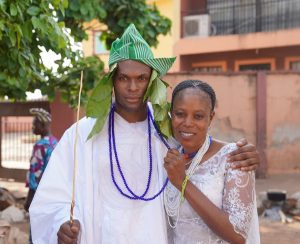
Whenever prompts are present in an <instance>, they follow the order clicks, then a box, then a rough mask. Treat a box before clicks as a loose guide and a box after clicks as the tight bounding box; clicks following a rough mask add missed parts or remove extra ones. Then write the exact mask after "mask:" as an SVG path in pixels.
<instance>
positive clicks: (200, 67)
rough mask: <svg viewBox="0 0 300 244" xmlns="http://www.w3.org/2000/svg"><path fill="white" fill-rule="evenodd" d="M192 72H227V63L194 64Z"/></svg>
mask: <svg viewBox="0 0 300 244" xmlns="http://www.w3.org/2000/svg"><path fill="white" fill-rule="evenodd" d="M192 70H193V71H197V72H223V71H226V70H227V67H226V62H225V61H216V62H199V63H193V64H192Z"/></svg>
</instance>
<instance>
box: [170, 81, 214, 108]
mask: <svg viewBox="0 0 300 244" xmlns="http://www.w3.org/2000/svg"><path fill="white" fill-rule="evenodd" d="M187 88H194V89H199V90H201V91H203V92H205V93H206V94H207V95H208V96H209V98H210V101H211V110H212V111H213V110H214V108H215V105H216V93H215V91H214V89H213V88H212V87H211V86H210V85H209V84H207V83H206V82H203V81H201V80H184V81H182V82H180V83H179V84H178V85H177V86H176V87H175V88H174V90H173V93H172V101H171V111H172V110H173V103H174V100H175V98H176V96H177V95H178V93H179V92H180V91H182V90H184V89H187Z"/></svg>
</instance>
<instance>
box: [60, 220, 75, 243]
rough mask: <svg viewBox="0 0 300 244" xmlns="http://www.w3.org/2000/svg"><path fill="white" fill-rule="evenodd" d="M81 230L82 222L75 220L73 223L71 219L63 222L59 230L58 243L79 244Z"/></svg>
mask: <svg viewBox="0 0 300 244" xmlns="http://www.w3.org/2000/svg"><path fill="white" fill-rule="evenodd" d="M79 231H80V222H79V221H78V220H74V221H73V224H72V225H71V223H70V221H67V222H65V223H63V224H62V225H61V226H60V228H59V230H58V232H57V243H58V244H77V243H78V235H79Z"/></svg>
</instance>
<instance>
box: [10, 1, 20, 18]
mask: <svg viewBox="0 0 300 244" xmlns="http://www.w3.org/2000/svg"><path fill="white" fill-rule="evenodd" d="M9 10H10V14H11V16H17V14H18V9H17V6H16V4H14V3H11V4H10V6H9Z"/></svg>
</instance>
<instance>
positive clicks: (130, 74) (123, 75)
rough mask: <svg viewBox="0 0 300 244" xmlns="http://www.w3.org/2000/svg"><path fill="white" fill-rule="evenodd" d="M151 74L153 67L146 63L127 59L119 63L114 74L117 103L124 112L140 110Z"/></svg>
mask: <svg viewBox="0 0 300 244" xmlns="http://www.w3.org/2000/svg"><path fill="white" fill-rule="evenodd" d="M150 76H151V68H150V67H149V66H147V65H146V64H143V63H140V62H137V61H133V60H126V61H122V62H120V63H118V68H117V72H116V74H115V76H114V91H115V97H116V105H117V108H118V110H119V111H121V112H122V113H132V112H140V111H141V109H142V108H143V106H144V105H145V104H144V102H143V98H144V94H145V92H146V89H147V87H148V83H149V80H150Z"/></svg>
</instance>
